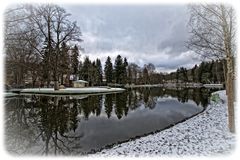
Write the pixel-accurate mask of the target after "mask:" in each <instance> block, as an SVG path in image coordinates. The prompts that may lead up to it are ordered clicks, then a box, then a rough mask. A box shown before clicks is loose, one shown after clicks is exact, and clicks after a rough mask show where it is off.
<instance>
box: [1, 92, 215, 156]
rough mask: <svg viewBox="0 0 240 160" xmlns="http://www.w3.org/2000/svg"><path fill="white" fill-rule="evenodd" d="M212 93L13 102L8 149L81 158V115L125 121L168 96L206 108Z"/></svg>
mask: <svg viewBox="0 0 240 160" xmlns="http://www.w3.org/2000/svg"><path fill="white" fill-rule="evenodd" d="M211 92H212V91H211V90H209V89H204V88H199V89H178V90H170V89H163V88H151V89H149V88H141V89H129V90H128V91H126V92H122V93H118V94H107V95H104V96H102V95H94V96H88V97H87V98H84V99H73V98H70V97H46V96H31V97H27V98H26V97H25V98H17V99H12V100H9V101H8V104H7V107H6V110H5V113H6V114H5V115H6V117H5V123H6V133H5V134H6V137H7V140H6V146H7V149H8V150H9V151H10V152H12V153H14V152H16V153H18V154H24V153H32V154H34V153H39V154H40V153H41V154H74V153H76V154H77V153H78V152H80V151H79V149H78V148H80V147H81V144H80V139H81V137H82V136H83V134H80V133H76V130H77V127H78V125H79V121H80V118H79V117H78V115H79V114H82V115H83V116H84V118H85V119H86V120H87V119H88V118H89V116H90V115H91V114H92V115H95V116H100V115H101V112H102V108H104V109H105V113H106V115H107V117H108V118H110V117H111V114H113V113H114V112H115V114H116V116H117V118H118V119H121V118H123V117H124V116H127V114H128V113H129V111H130V110H135V109H137V108H138V107H140V106H141V105H144V106H145V107H146V108H150V109H153V108H154V107H155V106H156V103H157V100H158V98H159V97H164V96H171V97H176V98H178V100H179V101H180V102H182V103H185V102H187V101H188V100H189V99H191V100H193V101H194V102H196V104H197V105H202V106H203V107H205V106H206V105H207V104H208V97H209V96H210V94H211ZM103 97H104V103H102V102H103ZM102 105H104V107H103V106H102ZM113 109H114V112H113ZM86 134H87V133H86Z"/></svg>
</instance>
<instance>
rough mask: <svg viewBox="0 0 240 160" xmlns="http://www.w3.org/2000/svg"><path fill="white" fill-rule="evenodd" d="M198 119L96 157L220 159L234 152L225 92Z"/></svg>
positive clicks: (104, 151) (219, 92) (117, 147)
mask: <svg viewBox="0 0 240 160" xmlns="http://www.w3.org/2000/svg"><path fill="white" fill-rule="evenodd" d="M214 94H218V95H219V97H220V99H221V100H220V101H218V102H211V104H210V105H209V106H208V107H207V109H206V110H205V111H204V112H202V113H200V114H198V115H197V116H195V117H193V118H191V119H189V120H187V121H185V122H183V123H179V124H177V125H175V126H174V127H172V128H169V129H166V130H164V131H162V132H159V133H156V134H153V135H149V136H146V137H142V138H139V139H137V140H133V141H129V142H126V143H122V144H119V145H116V146H114V147H113V148H110V149H104V150H102V151H101V152H98V153H96V154H94V155H92V156H93V157H95V156H119V155H123V156H157V155H172V156H176V155H177V156H181V155H197V156H199V155H203V156H206V155H218V154H223V153H224V154H226V153H231V151H232V150H234V145H235V136H234V135H233V134H231V133H230V132H229V131H228V124H227V123H228V121H227V99H226V95H225V91H218V92H215V93H214Z"/></svg>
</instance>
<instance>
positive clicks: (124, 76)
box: [122, 57, 128, 84]
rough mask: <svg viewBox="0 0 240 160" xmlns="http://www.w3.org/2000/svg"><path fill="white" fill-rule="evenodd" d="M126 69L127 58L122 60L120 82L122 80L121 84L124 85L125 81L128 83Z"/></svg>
mask: <svg viewBox="0 0 240 160" xmlns="http://www.w3.org/2000/svg"><path fill="white" fill-rule="evenodd" d="M127 68H128V62H127V58H126V57H125V58H124V62H123V68H122V70H123V75H122V76H123V77H122V80H123V83H124V84H126V83H127V81H128V73H127V72H128V71H127Z"/></svg>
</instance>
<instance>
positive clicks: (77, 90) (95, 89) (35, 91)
mask: <svg viewBox="0 0 240 160" xmlns="http://www.w3.org/2000/svg"><path fill="white" fill-rule="evenodd" d="M124 90H125V89H123V88H108V87H84V88H65V89H59V90H56V91H55V90H54V89H53V88H27V89H17V90H16V91H17V92H19V93H21V94H25V93H30V94H94V93H109V92H111V93H112V92H120V91H124ZM11 91H12V92H15V90H14V89H13V90H11Z"/></svg>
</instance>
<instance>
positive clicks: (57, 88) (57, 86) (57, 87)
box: [54, 80, 59, 91]
mask: <svg viewBox="0 0 240 160" xmlns="http://www.w3.org/2000/svg"><path fill="white" fill-rule="evenodd" d="M54 90H55V91H56V90H59V84H58V80H55V81H54Z"/></svg>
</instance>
